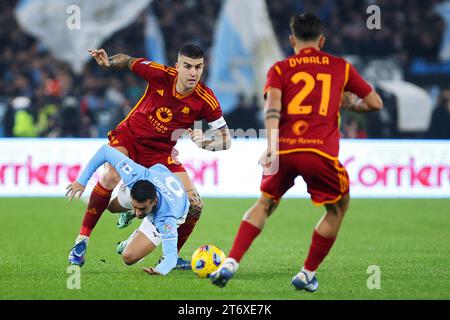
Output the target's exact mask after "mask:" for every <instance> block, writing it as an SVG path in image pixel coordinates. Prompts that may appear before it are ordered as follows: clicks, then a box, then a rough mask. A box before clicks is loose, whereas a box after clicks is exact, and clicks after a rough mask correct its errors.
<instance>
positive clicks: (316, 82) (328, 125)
mask: <svg viewBox="0 0 450 320" xmlns="http://www.w3.org/2000/svg"><path fill="white" fill-rule="evenodd" d="M269 88H277V89H280V90H281V92H282V109H281V118H280V126H279V129H280V131H279V150H280V154H286V153H291V152H300V151H312V152H316V153H318V154H321V155H322V156H325V157H327V158H331V159H336V158H337V156H338V153H339V137H340V134H339V108H340V106H341V97H342V94H343V92H344V91H350V92H352V93H354V94H356V95H357V96H359V97H360V98H364V97H366V96H367V95H368V94H369V93H370V92H371V91H372V87H371V86H370V85H369V84H368V83H367V82H366V81H364V79H363V78H362V77H361V76H360V75H359V74H358V72H357V71H356V69H355V68H354V67H353V66H352V65H351V64H350V63H348V62H347V61H345V60H344V59H342V58H338V57H335V56H333V55H330V54H328V53H326V52H323V51H319V50H316V49H314V48H304V49H302V50H301V51H300V52H299V53H298V54H297V55H293V56H290V57H288V58H286V59H285V60H283V61H279V62H277V63H275V64H274V65H273V66H272V67H271V68H270V70H269V72H268V74H267V82H266V86H265V92H267V90H268V89H269Z"/></svg>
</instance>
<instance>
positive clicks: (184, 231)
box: [177, 216, 200, 251]
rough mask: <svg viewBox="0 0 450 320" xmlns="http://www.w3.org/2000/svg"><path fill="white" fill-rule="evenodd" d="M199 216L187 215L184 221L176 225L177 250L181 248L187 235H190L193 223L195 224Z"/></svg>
mask: <svg viewBox="0 0 450 320" xmlns="http://www.w3.org/2000/svg"><path fill="white" fill-rule="evenodd" d="M199 218H200V216H198V217H195V218H193V217H189V216H188V217H187V218H186V221H185V222H184V223H183V224H182V225H180V226H179V227H178V244H177V247H178V251H180V250H181V248H182V247H183V245H184V244H185V242H186V241H187V239H188V238H189V236H190V235H191V233H192V231H193V230H194V227H195V225H196V224H197V221H198V220H199Z"/></svg>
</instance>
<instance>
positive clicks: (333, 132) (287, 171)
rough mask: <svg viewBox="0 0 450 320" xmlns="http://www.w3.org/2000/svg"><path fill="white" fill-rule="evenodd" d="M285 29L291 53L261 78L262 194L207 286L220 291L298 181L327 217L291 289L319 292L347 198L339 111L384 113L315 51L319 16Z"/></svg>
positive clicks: (337, 65) (374, 97) (348, 68)
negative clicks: (318, 272)
mask: <svg viewBox="0 0 450 320" xmlns="http://www.w3.org/2000/svg"><path fill="white" fill-rule="evenodd" d="M291 31H292V34H291V36H290V41H291V45H292V47H293V48H294V51H295V55H293V56H290V57H288V58H287V59H285V60H283V61H279V62H277V63H275V64H274V65H273V66H272V68H271V69H270V70H269V71H268V75H267V83H266V88H265V96H266V103H265V108H264V109H265V126H266V129H267V132H268V136H267V141H268V146H267V150H266V152H265V153H264V154H263V156H262V157H261V159H260V163H261V164H262V165H263V168H264V175H263V177H262V182H261V193H262V194H261V197H260V199H259V200H258V202H257V203H256V204H255V205H254V206H253V207H251V208H250V209H249V210H248V211H247V212H246V213H245V215H244V219H243V221H242V223H241V226H240V228H239V231H238V233H237V235H236V238H235V240H234V243H233V247H232V248H231V251H230V253H229V254H228V258H227V259H226V260H225V261H224V264H223V265H222V267H221V268H220V269H219V270H218V271H217V272H216V273H214V274H212V281H213V284H215V285H218V286H221V287H223V286H225V284H226V283H227V281H228V280H229V279H230V278H231V277H232V276H233V274H234V273H235V272H236V270H237V268H238V265H239V262H240V260H241V259H242V257H243V255H244V254H245V252H246V251H247V250H248V249H249V247H250V245H251V243H252V242H253V240H254V239H255V238H256V237H257V236H258V234H259V233H260V232H261V230H262V228H263V226H264V224H265V221H266V219H267V218H268V217H269V216H270V215H271V214H272V213H273V212H274V211H275V209H276V207H277V205H278V203H279V201H280V199H281V198H282V197H283V195H284V194H285V193H286V191H288V190H289V189H290V188H291V187H292V186H293V185H294V180H295V179H296V178H297V177H298V176H301V177H302V178H303V180H304V181H305V182H306V185H307V191H308V193H309V194H310V195H311V199H312V201H313V203H315V204H316V205H324V206H325V209H326V213H325V215H324V216H323V217H322V218H321V220H320V221H319V223H318V224H317V225H316V228H315V230H314V232H313V236H312V242H311V245H310V248H309V252H308V256H307V258H306V260H305V263H304V267H303V268H302V269H301V271H300V272H299V273H298V274H297V275H295V276H294V278H293V279H292V281H291V283H292V285H293V286H294V287H295V288H296V289H299V290H307V291H310V292H314V291H316V290H317V288H318V281H317V278H316V276H315V273H316V270H317V268H318V267H319V265H320V264H321V262H322V261H323V260H324V259H325V257H326V256H327V254H328V252H329V250H330V249H331V247H332V246H333V243H334V241H335V239H336V236H337V234H338V230H339V227H340V225H341V222H342V220H343V217H344V215H345V212H346V210H347V207H348V203H349V199H350V198H349V181H348V174H347V171H346V170H345V168H344V167H343V166H342V165H341V164H340V162H339V160H338V153H339V109H340V107H341V105H342V106H343V107H345V108H348V109H349V110H350V111H355V112H367V111H375V110H379V109H381V108H382V101H381V99H380V97H379V95H378V94H377V93H376V92H375V91H374V90H373V89H372V87H371V86H370V85H369V84H368V83H367V82H366V81H364V80H363V79H362V78H361V76H360V75H359V74H358V72H357V71H356V69H355V68H354V67H353V66H352V65H351V64H350V63H348V62H347V61H345V60H344V59H342V58H338V57H335V56H333V55H330V54H328V53H326V52H323V51H321V48H322V47H323V45H324V42H325V37H324V26H323V23H322V22H321V21H320V19H319V18H318V17H316V16H314V15H312V14H301V15H297V16H294V17H293V18H292V20H291ZM354 95H356V96H358V97H359V98H360V100H358V101H356V100H355V97H354ZM342 102H344V104H342ZM273 133H278V135H274V134H273ZM277 137H278V139H277Z"/></svg>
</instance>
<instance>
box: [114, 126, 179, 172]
mask: <svg viewBox="0 0 450 320" xmlns="http://www.w3.org/2000/svg"><path fill="white" fill-rule="evenodd" d="M108 140H109V145H110V146H111V147H114V148H116V147H124V148H125V149H127V151H128V157H129V158H130V159H131V160H133V161H134V162H136V163H138V164H140V165H141V166H144V167H146V168H149V167H151V166H153V165H155V164H157V163H161V164H163V165H165V166H166V167H167V168H169V170H170V171H172V172H186V169H185V168H184V167H183V165H182V164H181V163H180V162H178V160H176V155H174V156H173V158H175V159H172V155H171V154H170V153H167V152H158V150H155V149H151V148H149V147H146V146H144V145H141V144H139V143H137V142H136V141H135V140H134V139H133V138H131V137H130V136H129V135H127V134H125V133H123V132H119V131H117V130H112V131H110V132H108ZM173 151H175V152H176V150H175V149H174V150H173Z"/></svg>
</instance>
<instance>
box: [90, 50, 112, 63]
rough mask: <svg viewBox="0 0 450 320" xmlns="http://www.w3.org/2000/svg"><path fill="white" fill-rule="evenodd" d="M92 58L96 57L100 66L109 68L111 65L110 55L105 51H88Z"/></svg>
mask: <svg viewBox="0 0 450 320" xmlns="http://www.w3.org/2000/svg"><path fill="white" fill-rule="evenodd" d="M88 52H89V53H90V54H91V56H93V57H94V59H95V61H96V62H97V64H98V65H99V66H102V67H109V66H110V63H109V60H108V55H107V54H106V51H105V50H104V49H88Z"/></svg>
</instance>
